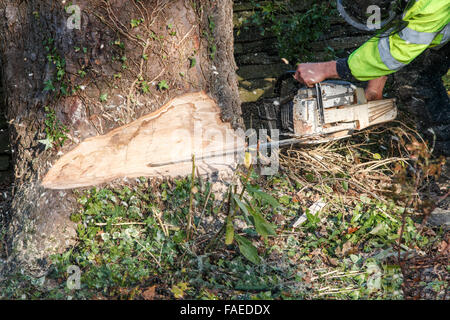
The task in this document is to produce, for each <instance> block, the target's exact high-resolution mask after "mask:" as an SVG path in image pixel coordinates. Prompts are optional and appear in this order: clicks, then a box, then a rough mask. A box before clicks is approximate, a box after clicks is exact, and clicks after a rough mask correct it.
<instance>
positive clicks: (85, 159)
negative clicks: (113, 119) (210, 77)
mask: <svg viewBox="0 0 450 320" xmlns="http://www.w3.org/2000/svg"><path fill="white" fill-rule="evenodd" d="M243 146H244V139H242V138H241V136H239V135H238V134H236V132H235V131H234V130H233V129H232V128H231V126H230V124H229V123H225V122H223V121H222V120H221V118H220V108H219V107H218V106H217V104H216V103H215V101H214V100H213V99H211V98H210V97H209V96H208V95H207V94H206V93H205V92H197V93H190V94H185V95H182V96H179V97H177V98H175V99H173V100H171V101H170V102H168V103H167V104H166V105H164V106H163V107H161V108H160V109H159V110H157V111H155V112H153V113H151V114H148V115H146V116H143V117H141V118H139V119H138V120H136V121H134V122H132V123H130V124H127V125H125V126H122V127H119V128H117V129H114V130H112V131H111V132H109V133H108V134H106V135H102V136H97V137H93V138H89V139H86V140H85V141H83V142H82V143H81V144H79V145H78V146H77V147H76V148H75V149H73V150H72V151H70V152H69V153H67V154H66V155H64V156H63V157H61V158H60V159H59V160H58V161H57V162H56V163H55V164H54V165H53V167H52V168H51V169H50V171H49V172H48V173H47V175H46V176H45V177H44V179H43V181H42V185H43V186H44V187H45V188H49V189H71V188H79V187H86V186H92V185H98V184H101V183H105V182H108V181H112V180H114V179H117V178H123V177H128V178H136V177H155V176H157V177H178V176H187V175H189V174H190V172H191V171H192V162H191V161H190V159H191V157H192V155H193V154H195V157H196V159H198V160H196V166H197V168H198V172H199V174H200V175H205V174H211V173H212V172H220V171H223V170H229V169H230V168H231V167H232V166H233V165H234V164H235V163H236V160H235V155H233V154H228V155H226V156H217V157H210V155H214V154H221V153H223V152H224V151H226V150H231V149H233V148H242V147H243ZM180 159H181V161H182V162H180ZM188 159H189V160H188ZM185 160H187V161H185Z"/></svg>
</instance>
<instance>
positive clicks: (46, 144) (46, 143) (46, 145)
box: [38, 137, 53, 151]
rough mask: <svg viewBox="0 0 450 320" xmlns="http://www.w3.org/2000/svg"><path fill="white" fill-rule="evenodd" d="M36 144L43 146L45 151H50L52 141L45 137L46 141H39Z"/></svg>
mask: <svg viewBox="0 0 450 320" xmlns="http://www.w3.org/2000/svg"><path fill="white" fill-rule="evenodd" d="M38 142H39V143H42V144H43V145H45V151H47V150H48V149H51V148H52V147H53V141H52V139H51V138H49V137H47V138H46V139H43V140H39V141H38Z"/></svg>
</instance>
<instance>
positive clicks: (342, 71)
mask: <svg viewBox="0 0 450 320" xmlns="http://www.w3.org/2000/svg"><path fill="white" fill-rule="evenodd" d="M336 70H337V73H338V75H339V77H340V78H341V79H342V80H345V81H350V82H354V81H355V80H356V79H355V77H353V75H352V71H351V70H350V67H349V66H348V58H341V59H337V60H336ZM356 81H357V80H356Z"/></svg>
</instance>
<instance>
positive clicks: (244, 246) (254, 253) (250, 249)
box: [234, 234, 260, 264]
mask: <svg viewBox="0 0 450 320" xmlns="http://www.w3.org/2000/svg"><path fill="white" fill-rule="evenodd" d="M234 238H235V239H236V242H237V244H238V246H239V251H240V252H241V254H242V255H243V256H244V257H245V258H247V259H248V260H249V261H250V262H253V263H254V264H259V263H260V257H259V255H258V250H257V249H256V248H255V246H254V245H253V244H252V242H251V241H250V240H248V239H247V238H244V237H242V236H240V235H238V234H236V235H235V236H234Z"/></svg>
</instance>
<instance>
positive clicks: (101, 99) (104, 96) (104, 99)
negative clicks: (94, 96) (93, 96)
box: [100, 93, 108, 102]
mask: <svg viewBox="0 0 450 320" xmlns="http://www.w3.org/2000/svg"><path fill="white" fill-rule="evenodd" d="M106 100H108V94H107V93H104V94H102V95H101V96H100V101H101V102H105V101H106Z"/></svg>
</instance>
